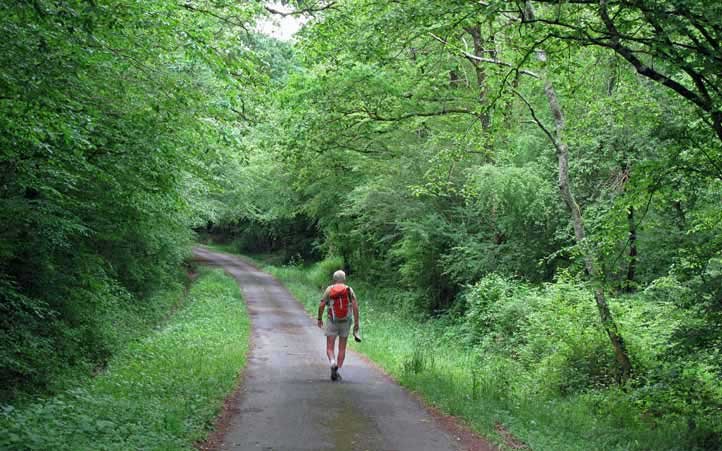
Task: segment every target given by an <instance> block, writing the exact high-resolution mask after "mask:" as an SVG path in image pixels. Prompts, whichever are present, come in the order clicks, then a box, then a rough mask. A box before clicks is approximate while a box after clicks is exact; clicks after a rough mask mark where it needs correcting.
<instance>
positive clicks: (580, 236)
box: [544, 80, 632, 382]
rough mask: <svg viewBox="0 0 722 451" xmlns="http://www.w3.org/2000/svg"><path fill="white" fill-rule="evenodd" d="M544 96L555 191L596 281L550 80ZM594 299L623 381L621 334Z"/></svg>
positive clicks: (599, 294)
mask: <svg viewBox="0 0 722 451" xmlns="http://www.w3.org/2000/svg"><path fill="white" fill-rule="evenodd" d="M544 93H545V94H546V97H547V101H548V102H549V108H550V109H551V111H552V115H553V116H554V135H553V136H552V138H553V143H554V147H555V148H556V151H557V159H558V161H559V192H560V193H561V196H562V199H563V200H564V203H565V204H566V205H567V208H569V211H570V213H571V216H572V223H573V225H574V237H575V239H576V242H577V245H579V247H580V249H581V250H582V255H583V257H584V267H585V269H586V271H587V273H588V274H589V276H590V277H591V278H592V281H594V282H599V281H600V280H601V277H600V276H601V273H600V271H599V268H598V267H597V265H596V262H595V259H594V256H593V255H592V251H591V250H590V249H589V248H588V246H587V243H586V232H585V230H584V219H583V218H582V212H581V210H580V208H579V205H578V204H577V201H576V199H575V198H574V194H573V193H572V190H571V186H570V183H569V149H568V147H567V144H566V142H564V138H563V135H562V132H563V130H564V114H563V112H562V109H561V106H560V105H559V100H558V98H557V94H556V91H555V90H554V86H553V85H552V83H551V81H549V80H547V81H546V82H545V84H544ZM594 300H595V301H596V303H597V310H598V311H599V318H600V319H601V322H602V327H603V328H604V331H605V332H606V333H607V336H608V337H609V341H610V342H611V343H612V347H613V348H614V355H615V357H616V359H617V363H618V364H619V368H620V370H621V374H620V381H621V382H624V381H626V380H627V379H628V378H629V376H630V374H631V372H632V362H631V360H630V359H629V353H628V351H627V347H626V345H625V343H624V339H623V338H622V335H621V334H620V333H619V329H618V328H617V323H616V322H615V321H614V317H613V316H612V312H611V311H610V310H609V305H608V304H607V300H606V297H605V295H604V290H603V289H602V287H597V288H595V289H594Z"/></svg>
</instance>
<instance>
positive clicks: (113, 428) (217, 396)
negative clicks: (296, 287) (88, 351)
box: [0, 268, 250, 451]
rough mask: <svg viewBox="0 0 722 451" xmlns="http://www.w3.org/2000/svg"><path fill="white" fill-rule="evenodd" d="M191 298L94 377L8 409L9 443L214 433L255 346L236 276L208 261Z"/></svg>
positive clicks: (180, 439) (185, 444) (88, 445)
mask: <svg viewBox="0 0 722 451" xmlns="http://www.w3.org/2000/svg"><path fill="white" fill-rule="evenodd" d="M188 296H189V301H188V302H187V303H186V304H187V306H186V307H185V308H183V309H182V310H180V311H178V312H177V313H176V314H175V316H173V317H172V318H171V319H170V320H169V321H168V322H167V323H166V324H165V326H164V327H163V329H162V330H159V331H157V332H156V333H153V334H151V335H150V336H148V337H146V338H145V339H142V340H139V341H137V342H133V343H131V344H130V345H129V346H128V347H127V349H126V350H125V351H123V352H121V353H120V354H118V355H117V356H116V357H115V358H113V359H112V360H111V361H110V363H109V365H108V367H107V370H106V371H105V372H104V373H103V374H101V375H99V376H98V377H96V378H94V379H93V380H92V381H89V382H88V384H86V385H85V386H82V387H78V388H75V389H72V390H68V391H67V392H65V393H62V394H60V395H58V396H55V397H52V398H49V399H46V400H42V401H38V402H35V403H32V404H29V405H26V406H23V407H22V408H18V409H17V410H14V409H13V408H12V407H10V406H4V407H3V411H2V412H1V413H0V449H12V450H51V449H52V450H54V451H57V450H73V451H80V450H98V449H103V450H119V451H120V450H122V451H125V450H131V449H152V450H160V449H163V450H182V449H192V446H193V443H194V442H196V441H199V440H201V439H203V438H204V437H205V435H206V434H207V432H208V428H209V425H210V424H211V422H212V420H213V419H214V418H215V416H216V414H217V413H218V410H219V409H220V407H221V405H222V403H223V400H224V398H225V397H226V395H227V394H228V393H229V392H231V391H232V390H233V388H234V387H235V386H236V383H237V381H238V375H239V373H240V372H241V370H242V369H243V368H244V366H245V363H246V356H247V352H248V337H249V333H250V321H249V318H248V315H247V312H246V308H245V306H244V303H243V299H242V298H241V293H240V290H239V288H238V285H237V283H236V282H235V281H234V280H233V279H232V278H230V277H228V276H226V275H225V274H223V272H222V271H221V270H209V269H205V268H202V269H201V272H200V276H199V278H198V280H197V281H196V282H195V283H194V285H193V286H192V287H191V289H190V292H189V294H188Z"/></svg>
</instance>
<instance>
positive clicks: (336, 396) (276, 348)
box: [194, 247, 460, 451]
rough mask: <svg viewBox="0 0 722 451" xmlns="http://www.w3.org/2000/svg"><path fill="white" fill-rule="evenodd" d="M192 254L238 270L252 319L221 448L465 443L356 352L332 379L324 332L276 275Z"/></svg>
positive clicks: (230, 259)
mask: <svg viewBox="0 0 722 451" xmlns="http://www.w3.org/2000/svg"><path fill="white" fill-rule="evenodd" d="M194 254H195V256H196V258H197V259H198V260H199V261H200V262H201V263H205V264H209V265H213V266H218V267H221V268H223V269H225V271H226V272H228V273H229V274H231V275H232V276H233V277H235V279H236V280H237V281H238V283H239V285H240V286H241V289H242V291H243V294H244V297H245V300H246V303H247V305H248V310H249V313H250V316H251V319H252V323H253V341H254V346H253V349H252V350H251V354H250V356H249V359H248V366H247V368H246V371H245V382H244V385H243V393H242V395H241V396H240V397H238V398H237V399H238V401H235V402H237V403H238V405H233V406H231V410H232V411H233V412H237V413H236V414H235V415H234V416H233V417H232V418H231V420H230V425H229V426H228V429H227V432H226V433H225V435H224V437H223V440H222V442H221V444H220V446H219V448H220V449H221V450H263V451H266V450H268V451H270V450H274V451H281V450H284V451H285V450H299V451H300V450H309V451H310V450H313V451H319V450H353V451H356V450H361V451H365V450H369V451H391V450H399V451H404V450H414V451H424V450H428V451H444V450H459V449H460V445H459V444H458V442H457V439H456V438H455V437H453V436H451V435H450V434H449V433H448V432H447V431H445V430H444V428H442V427H441V425H440V424H439V423H438V422H436V420H435V419H434V417H432V415H430V414H429V413H428V412H427V411H426V410H425V409H424V408H423V407H422V406H421V405H420V404H419V402H418V401H416V400H415V399H414V398H413V397H411V396H410V395H409V394H408V393H407V392H406V391H405V390H404V389H402V388H401V387H399V386H398V385H397V384H396V383H394V382H392V381H391V380H389V378H388V377H385V376H384V374H383V373H382V372H381V371H380V370H378V369H376V368H374V367H373V366H372V365H370V364H368V363H367V362H365V361H364V360H362V359H361V358H359V356H358V355H357V354H355V353H354V352H349V353H347V354H346V362H345V364H344V367H343V371H342V374H343V377H344V379H343V380H342V381H340V382H332V381H331V380H330V379H329V376H330V372H329V367H328V363H327V359H326V355H325V350H324V338H323V333H322V331H321V330H320V329H318V327H316V324H315V322H314V321H313V319H311V318H309V316H308V315H307V314H306V312H305V311H304V310H303V307H302V306H301V305H300V304H299V303H298V301H296V300H295V299H294V298H293V296H291V294H290V293H289V292H288V291H287V290H286V289H285V288H284V287H283V286H282V285H281V284H280V283H278V282H277V281H276V280H275V279H274V278H273V277H271V276H270V275H268V274H266V273H264V272H262V271H260V270H258V269H256V268H254V267H253V266H251V265H249V264H248V263H245V262H244V261H242V260H241V259H239V258H237V257H234V256H231V255H228V254H223V253H220V252H215V251H211V250H209V249H207V248H204V247H197V248H195V249H194ZM361 301H363V300H361ZM361 315H362V316H361V327H363V311H362V312H361Z"/></svg>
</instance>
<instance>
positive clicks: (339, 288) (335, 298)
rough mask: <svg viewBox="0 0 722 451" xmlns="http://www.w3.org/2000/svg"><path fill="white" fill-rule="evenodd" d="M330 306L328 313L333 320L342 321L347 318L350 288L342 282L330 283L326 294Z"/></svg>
mask: <svg viewBox="0 0 722 451" xmlns="http://www.w3.org/2000/svg"><path fill="white" fill-rule="evenodd" d="M328 297H329V300H330V302H329V303H330V304H331V305H330V307H329V309H328V314H329V316H330V317H331V319H332V320H334V321H342V320H345V319H346V318H348V311H349V305H350V304H351V288H349V287H347V286H346V285H344V284H342V283H337V284H335V285H331V291H330V292H329V294H328Z"/></svg>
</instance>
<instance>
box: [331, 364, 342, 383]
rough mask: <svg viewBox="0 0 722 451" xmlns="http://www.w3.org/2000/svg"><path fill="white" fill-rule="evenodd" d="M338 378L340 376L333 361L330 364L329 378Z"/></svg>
mask: <svg viewBox="0 0 722 451" xmlns="http://www.w3.org/2000/svg"><path fill="white" fill-rule="evenodd" d="M339 378H340V376H339V374H338V366H337V365H336V364H335V363H334V364H333V365H331V380H332V381H335V380H337V379H339Z"/></svg>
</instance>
